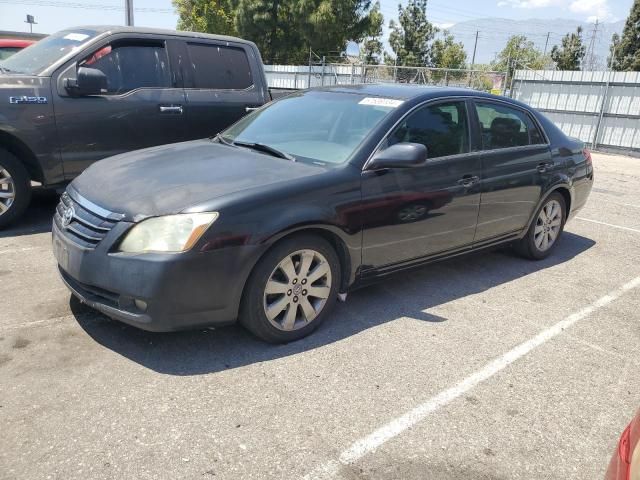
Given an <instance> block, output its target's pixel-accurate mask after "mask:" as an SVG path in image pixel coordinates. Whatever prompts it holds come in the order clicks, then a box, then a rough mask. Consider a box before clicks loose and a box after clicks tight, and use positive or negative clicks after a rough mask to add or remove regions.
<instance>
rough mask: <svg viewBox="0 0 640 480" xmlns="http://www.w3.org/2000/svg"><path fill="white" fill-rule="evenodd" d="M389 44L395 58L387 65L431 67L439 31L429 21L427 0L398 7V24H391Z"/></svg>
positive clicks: (387, 60) (415, 1)
mask: <svg viewBox="0 0 640 480" xmlns="http://www.w3.org/2000/svg"><path fill="white" fill-rule="evenodd" d="M389 28H390V29H391V33H390V34H389V44H390V45H391V49H392V50H393V53H394V54H395V58H393V57H387V59H386V60H385V62H386V63H395V64H396V65H406V66H425V67H426V66H430V65H431V47H430V43H431V41H432V40H433V37H434V36H435V34H436V32H437V31H438V29H437V28H436V27H435V26H434V25H433V24H431V22H429V20H428V19H427V0H409V1H408V3H407V5H406V7H403V6H402V5H398V22H397V23H396V21H395V20H391V22H390V23H389Z"/></svg>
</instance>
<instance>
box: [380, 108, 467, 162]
mask: <svg viewBox="0 0 640 480" xmlns="http://www.w3.org/2000/svg"><path fill="white" fill-rule="evenodd" d="M400 142H413V143H422V144H423V145H425V146H426V147H427V151H428V152H429V158H437V157H444V156H447V155H456V154H460V153H467V152H469V126H468V124H467V112H466V107H465V103H464V102H446V103H438V104H436V105H429V106H426V107H423V108H420V109H419V110H416V111H415V112H413V113H412V114H411V115H409V116H408V117H407V118H406V119H404V120H403V121H402V123H401V124H400V126H398V127H397V128H396V130H395V131H394V132H393V133H392V134H391V135H390V136H389V138H388V145H393V144H395V143H400Z"/></svg>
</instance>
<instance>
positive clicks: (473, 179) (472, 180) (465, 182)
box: [458, 175, 480, 188]
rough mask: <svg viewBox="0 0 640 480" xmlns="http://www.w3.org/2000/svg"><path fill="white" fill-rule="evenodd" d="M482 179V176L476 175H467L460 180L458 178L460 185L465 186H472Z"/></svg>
mask: <svg viewBox="0 0 640 480" xmlns="http://www.w3.org/2000/svg"><path fill="white" fill-rule="evenodd" d="M479 181H480V177H478V176H476V175H465V176H464V177H462V178H461V179H460V180H458V185H462V186H463V187H465V188H469V187H470V186H472V185H474V184H476V183H478V182H479Z"/></svg>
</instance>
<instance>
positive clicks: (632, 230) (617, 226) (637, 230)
mask: <svg viewBox="0 0 640 480" xmlns="http://www.w3.org/2000/svg"><path fill="white" fill-rule="evenodd" d="M576 220H582V221H583V222H591V223H597V224H599V225H606V226H607V227H611V228H618V229H620V230H627V231H629V232H636V233H640V230H639V229H637V228H630V227H623V226H621V225H614V224H613V223H606V222H601V221H599V220H591V219H590V218H584V217H576Z"/></svg>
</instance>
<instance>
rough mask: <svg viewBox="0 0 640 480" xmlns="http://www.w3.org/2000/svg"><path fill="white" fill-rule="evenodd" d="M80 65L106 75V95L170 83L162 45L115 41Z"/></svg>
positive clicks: (165, 52) (164, 86) (165, 86)
mask: <svg viewBox="0 0 640 480" xmlns="http://www.w3.org/2000/svg"><path fill="white" fill-rule="evenodd" d="M80 66H82V67H89V68H95V69H97V70H100V71H101V72H102V73H104V74H105V75H106V76H107V92H106V93H108V94H122V93H126V92H129V91H131V90H134V89H136V88H142V87H150V88H167V87H169V86H170V85H171V80H170V74H169V61H168V59H167V51H166V49H165V48H164V44H162V43H160V42H154V43H135V42H126V43H124V42H119V43H114V44H112V45H107V46H105V47H102V48H101V49H100V50H97V51H96V52H94V53H93V54H91V55H90V56H88V57H87V58H85V60H84V61H82V62H80Z"/></svg>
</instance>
